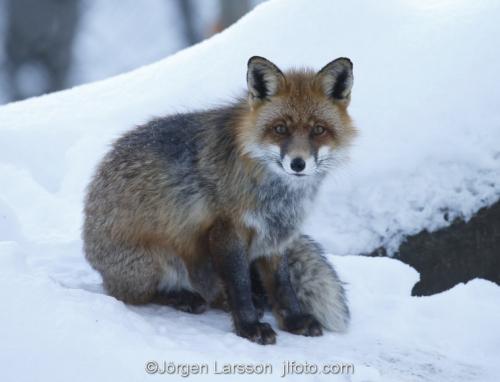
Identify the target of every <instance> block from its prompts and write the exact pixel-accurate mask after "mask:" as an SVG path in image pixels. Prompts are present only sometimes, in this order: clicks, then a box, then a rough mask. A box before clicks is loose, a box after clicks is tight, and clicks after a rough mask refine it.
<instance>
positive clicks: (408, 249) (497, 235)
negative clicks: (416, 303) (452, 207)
mask: <svg viewBox="0 0 500 382" xmlns="http://www.w3.org/2000/svg"><path fill="white" fill-rule="evenodd" d="M369 256H387V252H386V250H385V248H378V249H376V250H375V251H373V252H372V253H370V254H369ZM394 257H395V258H397V259H400V260H401V261H403V262H404V263H406V264H408V265H411V266H412V267H414V268H415V269H416V270H417V271H418V272H419V273H420V281H419V282H418V283H416V284H415V285H414V287H413V289H412V295H414V296H427V295H432V294H434V293H439V292H442V291H445V290H447V289H450V288H451V287H453V286H454V285H456V284H458V283H461V282H464V283H465V282H467V281H469V280H472V279H474V278H477V277H479V278H483V279H486V280H490V281H493V282H495V283H497V284H499V285H500V200H499V201H497V202H496V203H494V204H493V205H491V206H489V207H485V208H482V209H481V210H479V211H478V212H477V214H476V215H474V216H473V217H472V218H471V219H470V220H469V221H467V222H465V221H464V220H463V219H457V220H455V221H454V222H453V223H452V224H451V225H450V226H448V227H445V228H442V229H439V230H437V231H434V232H428V231H422V232H420V233H418V234H416V235H413V236H409V237H407V238H406V240H405V241H404V242H403V243H402V244H401V246H400V247H399V250H398V252H397V253H396V254H395V255H394Z"/></svg>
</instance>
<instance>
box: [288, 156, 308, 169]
mask: <svg viewBox="0 0 500 382" xmlns="http://www.w3.org/2000/svg"><path fill="white" fill-rule="evenodd" d="M290 167H291V168H292V170H293V171H295V172H301V171H302V170H304V169H305V168H306V162H305V161H304V159H302V158H300V157H297V158H293V160H292V163H290Z"/></svg>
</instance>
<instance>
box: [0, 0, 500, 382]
mask: <svg viewBox="0 0 500 382" xmlns="http://www.w3.org/2000/svg"><path fill="white" fill-rule="evenodd" d="M498 20H500V3H498V2H496V1H494V0H489V1H488V0H482V1H475V2H472V1H466V0H456V1H451V0H419V1H417V0H399V1H396V0H389V1H384V2H368V1H366V2H365V1H360V0H353V1H349V2H345V1H344V2H340V1H330V0H313V1H311V0H293V1H292V0H274V1H271V2H269V3H265V4H263V5H261V6H259V7H257V8H256V9H255V10H254V11H253V12H252V13H251V14H249V15H248V16H247V17H245V18H244V19H242V20H241V21H240V22H238V23H237V24H236V25H235V26H233V27H232V28H230V29H228V30H227V31H225V32H224V33H222V34H220V35H217V36H215V37H213V38H211V39H210V40H207V41H205V42H203V43H201V44H199V45H197V46H195V47H192V48H190V49H187V50H184V51H181V52H179V53H177V54H176V55H174V56H171V57H168V58H166V59H165V60H163V61H160V62H158V63H156V64H153V65H150V66H147V67H143V68H141V69H139V70H136V71H133V72H130V73H128V74H125V75H120V76H117V77H114V78H111V79H109V80H104V81H101V82H98V83H94V84H91V85H85V86H81V87H78V88H75V89H72V90H69V91H64V92H60V93H57V94H53V95H50V96H45V97H40V98H36V99H32V100H28V101H25V102H20V103H15V104H10V105H6V106H3V107H1V108H0V179H1V180H0V182H1V183H0V283H1V284H2V285H1V286H0V298H1V299H0V301H2V308H1V309H0V379H1V380H2V381H24V380H25V381H32V380H51V381H59V380H61V381H63V380H68V379H71V380H74V381H76V380H81V381H84V380H85V381H87V380H110V379H122V380H144V379H146V378H154V377H152V376H148V375H147V374H146V372H145V371H144V366H145V362H146V361H147V360H156V361H158V362H162V361H163V360H165V361H167V362H169V361H175V362H179V363H186V362H188V361H189V362H208V363H211V361H212V360H217V361H218V362H219V363H220V364H221V363H223V362H240V363H241V362H253V363H255V362H272V363H274V364H275V369H274V374H273V375H268V376H260V379H262V380H269V379H271V380H272V379H274V380H276V379H281V378H280V370H279V369H280V367H279V365H280V364H281V363H282V362H283V361H287V360H288V361H293V360H295V361H308V362H310V363H311V362H315V363H317V364H318V365H322V364H326V363H332V362H346V363H352V364H354V367H355V372H354V374H352V375H344V376H332V375H328V376H325V375H323V376H319V375H316V376H314V377H313V376H309V377H310V380H323V379H324V380H335V377H336V378H338V380H346V381H384V382H386V381H398V382H401V381H439V382H443V381H454V382H455V381H471V380H472V381H473V380H476V381H492V382H493V381H495V380H497V378H498V375H499V374H500V365H498V363H497V361H498V359H499V358H500V329H499V327H498V322H499V321H500V304H498V302H499V301H500V288H499V287H498V286H496V285H494V284H492V283H489V282H487V281H484V280H474V281H472V282H470V283H468V284H467V285H458V286H456V287H455V288H453V289H452V290H450V291H447V292H444V293H442V294H439V295H435V296H432V297H426V298H415V297H410V290H411V287H412V285H413V284H414V283H415V282H416V281H417V280H418V274H417V273H416V272H415V271H414V270H412V269H411V268H409V267H407V266H405V265H403V264H401V263H399V262H398V261H396V260H392V259H373V258H362V257H356V256H332V257H331V259H332V261H333V262H334V264H336V265H337V267H338V269H339V272H340V274H341V276H342V277H343V278H344V279H345V280H346V281H347V282H348V293H349V297H350V300H351V305H352V306H351V307H352V313H353V321H352V326H351V329H350V331H349V333H347V334H345V335H335V334H331V333H330V334H327V335H325V336H324V337H322V338H314V339H309V338H302V337H296V336H292V335H289V334H286V333H282V332H280V333H279V338H278V344H277V345H276V346H269V347H261V346H258V345H255V344H252V343H250V342H248V341H245V340H242V339H240V338H238V337H236V336H235V335H234V334H232V333H231V331H230V327H231V324H230V320H229V317H228V316H227V315H225V314H223V313H219V312H209V313H207V314H204V315H201V316H190V315H187V314H182V313H178V312H176V311H174V310H172V309H170V308H167V307H156V306H147V307H129V306H126V305H124V304H122V303H121V302H118V301H116V300H114V299H113V298H111V297H109V296H107V295H105V294H104V293H103V292H102V289H101V286H100V280H99V277H98V276H97V274H96V273H95V272H93V271H92V270H91V269H90V267H89V266H88V265H87V264H86V263H85V261H84V259H83V255H82V251H81V241H80V238H79V236H80V226H81V221H82V214H81V210H82V198H83V192H84V188H85V186H86V184H87V183H88V181H89V177H90V175H91V173H92V171H93V168H94V166H95V165H96V163H97V161H98V160H99V159H100V158H101V156H102V155H103V153H104V152H105V151H106V150H107V148H108V147H109V143H110V142H111V141H112V140H113V139H114V138H116V137H117V136H119V135H120V134H121V133H122V132H124V131H125V130H127V129H129V128H131V127H132V126H133V125H137V124H139V123H142V122H145V121H147V120H148V119H150V118H151V117H153V116H159V115H163V114H166V113H172V112H180V111H184V110H191V109H193V108H203V107H210V106H215V105H218V104H220V103H223V102H225V101H228V100H230V99H231V97H233V96H236V95H239V94H240V92H241V91H242V90H243V89H244V86H245V70H246V67H245V65H246V61H247V59H248V57H250V56H252V55H255V54H258V55H262V56H265V57H268V58H269V59H271V60H272V61H274V62H275V63H276V64H278V65H279V66H281V67H282V68H287V67H290V66H292V65H308V66H313V67H315V68H318V69H319V68H320V67H321V66H322V65H324V64H325V63H327V62H328V61H330V60H332V59H333V58H336V57H338V56H348V57H350V58H351V59H352V60H353V61H354V64H355V86H354V90H353V102H352V107H351V112H352V115H353V117H354V118H355V120H356V122H357V125H358V127H359V130H360V137H359V139H358V141H357V143H356V145H355V147H354V148H353V151H352V154H351V157H352V160H351V161H350V163H348V164H346V165H345V166H344V167H343V168H341V169H339V170H338V171H337V172H336V173H335V174H334V175H333V176H332V177H331V179H330V180H329V181H328V182H327V183H326V184H325V187H324V188H323V191H322V195H321V198H320V202H319V203H318V204H317V208H316V211H315V212H314V213H313V215H312V216H311V219H310V220H309V222H308V224H307V227H306V230H307V231H308V232H309V233H311V234H312V235H313V236H314V237H315V238H317V239H318V240H319V241H321V242H322V243H323V244H324V245H325V247H326V248H327V249H328V251H329V252H331V253H333V254H335V255H354V254H358V253H361V252H366V251H369V250H371V249H374V248H375V247H377V246H379V245H387V246H388V247H389V248H392V249H394V248H395V247H396V246H397V244H398V243H399V242H400V241H401V240H402V238H403V237H404V235H405V234H410V233H414V232H417V231H419V230H421V229H423V228H427V229H435V228H438V227H441V226H444V225H446V224H448V221H447V219H445V216H448V220H449V219H452V218H453V217H456V216H464V217H466V218H467V217H470V216H471V215H472V214H473V213H474V212H475V211H477V210H478V209H479V208H480V207H482V206H485V205H488V204H491V203H492V202H494V201H495V200H497V199H498V198H499V197H500V144H499V142H500V109H499V108H498V103H499V101H500V87H499V86H498V83H499V79H500V76H499V74H498V67H500V51H499V50H498V49H497V47H496V45H497V42H498V41H499V40H500V39H499V37H500V23H498ZM268 320H270V321H271V322H273V323H274V321H273V319H272V318H271V317H268ZM212 371H213V370H212ZM163 377H165V378H166V377H169V378H171V379H172V376H163ZM205 377H206V376H205ZM209 377H212V378H215V376H214V375H209ZM219 377H220V376H219ZM178 378H179V379H181V378H182V377H180V376H179V377H178ZM193 378H195V377H193ZM315 378H316V379H315ZM231 380H234V377H233V378H232V379H231Z"/></svg>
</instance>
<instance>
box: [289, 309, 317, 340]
mask: <svg viewBox="0 0 500 382" xmlns="http://www.w3.org/2000/svg"><path fill="white" fill-rule="evenodd" d="M283 330H285V331H287V332H290V333H293V334H300V335H303V336H308V337H318V336H322V335H323V329H322V328H321V324H320V323H319V322H318V320H316V318H314V317H313V316H312V315H310V314H297V315H293V316H288V317H286V318H285V319H284V320H283Z"/></svg>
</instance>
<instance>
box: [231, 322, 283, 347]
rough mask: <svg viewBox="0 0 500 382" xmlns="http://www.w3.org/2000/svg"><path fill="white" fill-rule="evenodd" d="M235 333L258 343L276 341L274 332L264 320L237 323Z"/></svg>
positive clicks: (265, 343)
mask: <svg viewBox="0 0 500 382" xmlns="http://www.w3.org/2000/svg"><path fill="white" fill-rule="evenodd" d="M236 334H237V335H239V336H240V337H244V338H247V339H249V340H250V341H252V342H255V343H258V344H260V345H272V344H275V343H276V332H275V331H274V330H273V329H272V328H271V325H269V324H268V323H266V322H252V323H245V324H239V325H238V326H237V328H236Z"/></svg>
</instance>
